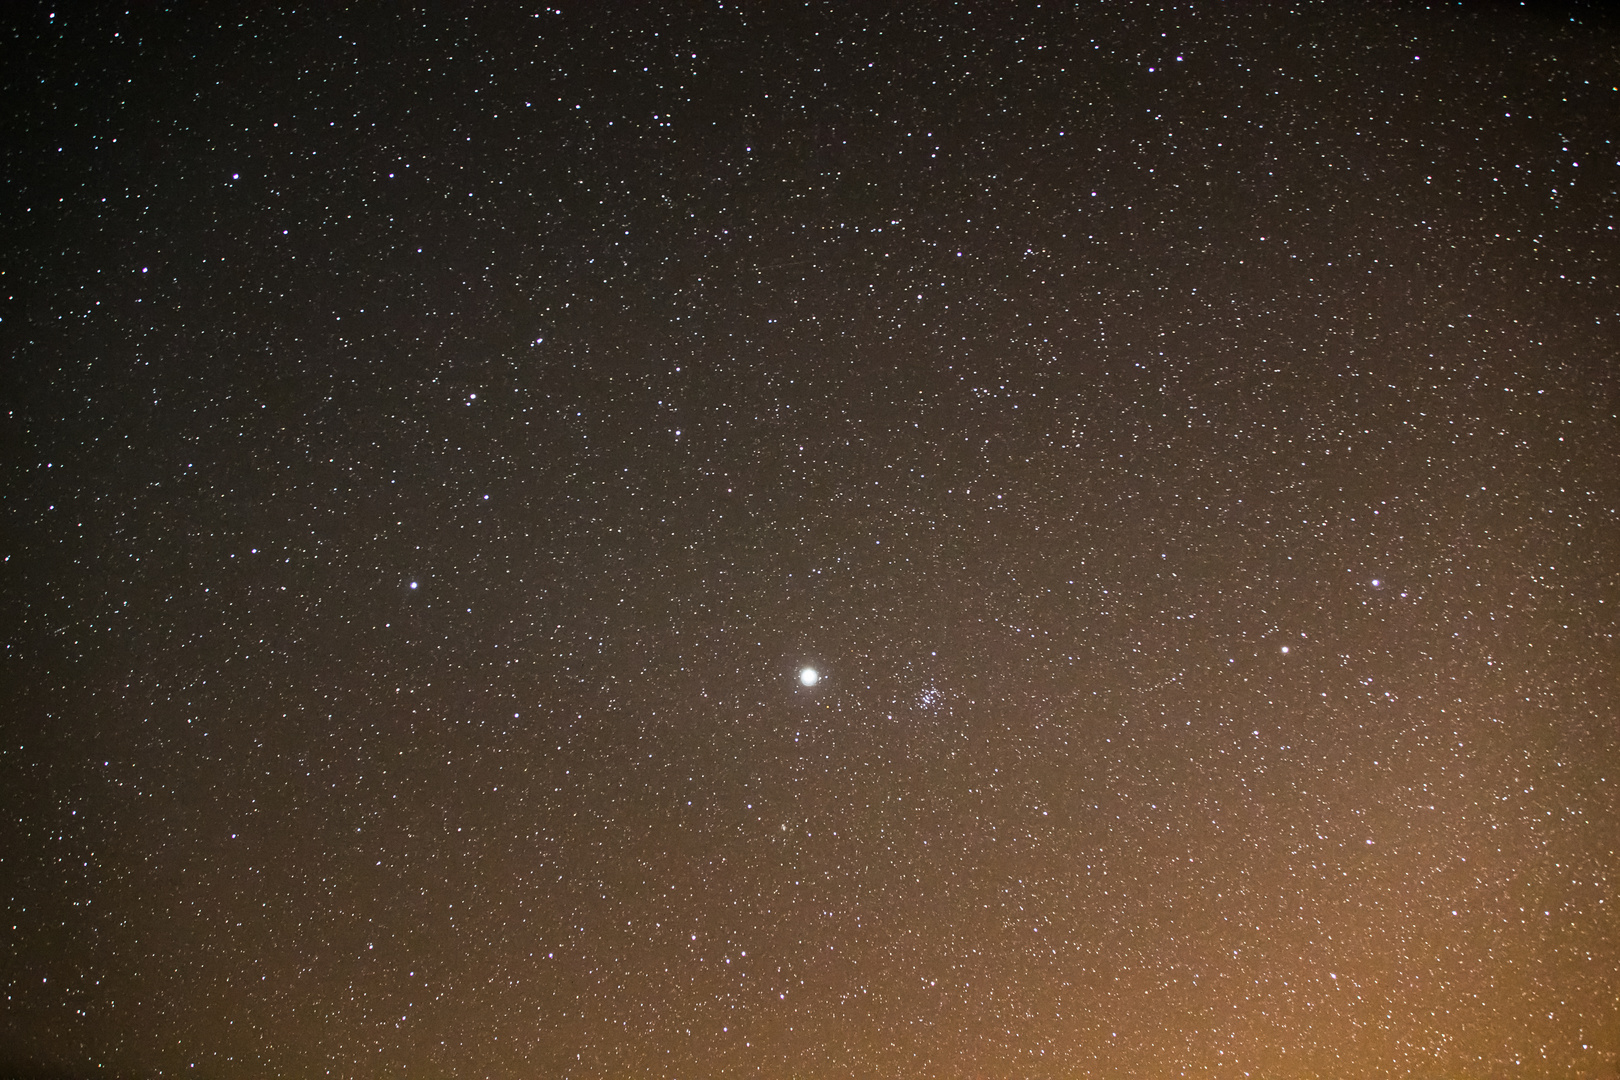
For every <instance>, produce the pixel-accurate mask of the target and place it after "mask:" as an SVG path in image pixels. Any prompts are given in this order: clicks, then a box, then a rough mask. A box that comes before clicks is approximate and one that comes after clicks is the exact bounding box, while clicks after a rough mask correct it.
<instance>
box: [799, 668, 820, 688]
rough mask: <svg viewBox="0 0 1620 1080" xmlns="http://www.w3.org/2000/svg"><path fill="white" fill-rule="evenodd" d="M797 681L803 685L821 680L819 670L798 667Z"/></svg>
mask: <svg viewBox="0 0 1620 1080" xmlns="http://www.w3.org/2000/svg"><path fill="white" fill-rule="evenodd" d="M799 681H800V682H801V683H803V684H804V685H805V686H814V685H816V683H818V682H820V681H821V672H819V671H817V670H816V669H815V668H813V667H807V668H800V669H799Z"/></svg>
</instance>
